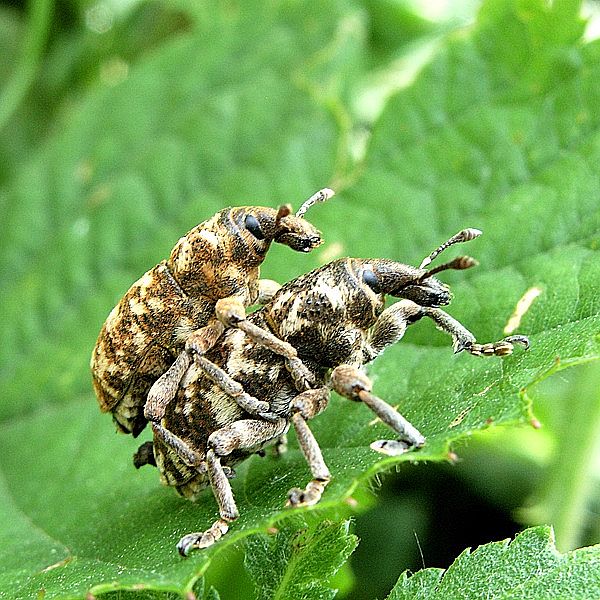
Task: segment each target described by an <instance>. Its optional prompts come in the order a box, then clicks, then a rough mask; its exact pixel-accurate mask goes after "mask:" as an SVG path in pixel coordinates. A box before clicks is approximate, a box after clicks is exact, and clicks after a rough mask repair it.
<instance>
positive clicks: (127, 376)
mask: <svg viewBox="0 0 600 600" xmlns="http://www.w3.org/2000/svg"><path fill="white" fill-rule="evenodd" d="M331 196H333V192H332V191H331V190H329V189H327V188H325V189H323V190H320V191H319V192H317V193H316V194H314V195H313V196H311V198H309V199H308V200H307V201H306V202H305V203H304V204H303V205H302V206H301V208H300V209H299V210H298V212H297V213H296V214H295V215H293V214H291V207H290V206H289V205H287V204H286V205H283V206H280V207H279V209H273V208H266V207H261V206H241V207H234V208H225V209H223V210H221V211H219V212H218V213H217V214H215V215H214V216H213V217H212V218H210V219H208V220H207V221H204V222H202V223H200V224H199V225H197V226H196V227H194V228H193V229H192V230H191V231H189V232H188V233H187V234H186V235H185V236H183V237H182V238H181V239H180V240H179V241H178V242H177V244H176V245H175V247H174V248H173V250H172V251H171V255H170V257H169V258H168V259H167V260H164V261H162V262H161V263H159V264H158V265H156V266H155V267H154V268H152V269H150V270H149V271H148V272H146V273H145V274H144V275H143V276H142V277H141V278H140V279H139V280H138V281H136V282H135V283H134V284H133V285H132V286H131V287H130V288H129V290H128V291H127V293H126V294H125V295H124V296H123V298H122V299H121V300H120V301H119V303H118V304H117V305H116V306H115V308H113V310H112V311H111V313H110V314H109V316H108V318H107V319H106V321H105V323H104V325H103V326H102V329H101V331H100V335H99V336H98V340H97V342H96V346H95V347H94V351H93V353H92V358H91V364H90V366H91V370H92V377H93V383H94V389H95V391H96V395H97V397H98V402H99V404H100V408H101V409H102V411H105V412H108V411H110V412H112V414H113V419H114V421H115V423H116V425H117V428H118V429H119V430H120V431H123V432H125V433H132V434H133V435H134V436H137V435H139V433H140V432H141V431H142V430H143V429H144V427H145V426H146V423H147V419H146V417H145V416H144V409H145V408H147V406H146V405H147V404H148V405H149V406H150V408H149V410H150V411H151V412H152V414H156V413H157V412H160V411H161V410H164V407H165V406H166V405H167V404H168V402H169V401H170V400H171V399H172V397H173V395H174V393H175V391H176V389H177V386H178V384H179V381H180V379H181V375H182V374H183V372H184V371H185V369H186V368H187V366H188V365H189V364H190V362H191V359H190V356H191V355H193V354H198V355H202V354H204V353H205V352H206V351H207V350H208V349H209V348H211V347H212V346H213V345H214V344H215V342H216V341H217V339H218V338H219V336H220V335H221V334H222V333H223V331H224V329H225V328H226V327H231V326H234V327H239V328H241V329H244V330H246V331H247V332H248V334H249V335H251V336H252V337H253V339H254V340H255V341H256V342H258V343H259V344H260V345H263V346H266V347H267V348H269V349H270V351H272V352H275V353H278V354H281V355H282V356H283V357H284V358H285V359H286V362H287V366H288V368H289V369H290V372H291V374H292V376H293V377H294V378H295V379H297V380H298V381H299V382H302V381H304V379H305V378H306V377H310V373H309V372H308V371H307V369H306V368H305V367H304V365H303V364H302V362H301V361H300V360H299V359H298V355H297V353H296V350H295V349H294V348H293V347H292V346H290V345H289V344H288V343H286V342H282V341H281V340H278V339H277V338H276V337H275V336H273V335H272V334H271V333H269V332H268V331H263V330H258V328H257V327H256V326H254V327H252V326H248V327H246V325H247V323H246V319H245V309H246V307H248V306H250V305H252V304H256V303H258V304H264V303H265V302H267V301H268V300H269V299H270V298H271V297H272V296H273V294H274V293H275V292H276V291H277V289H278V288H279V285H278V284H277V283H275V282H274V281H270V280H261V279H259V270H260V265H261V263H262V262H263V260H264V258H265V255H266V253H267V251H268V249H269V247H270V246H271V242H273V241H274V242H278V243H281V244H285V245H287V246H289V247H290V248H292V249H293V250H296V251H299V252H309V251H310V250H312V249H313V248H315V247H317V246H318V245H319V244H320V243H321V234H320V232H319V231H318V230H317V229H316V228H315V227H314V226H313V225H311V224H310V223H309V222H308V221H306V220H305V219H304V218H303V217H304V214H305V212H306V211H307V210H308V208H310V206H311V205H313V204H315V203H316V202H322V201H325V200H327V199H328V198H330V197H331ZM246 408H247V410H248V411H249V412H251V413H253V414H261V412H262V411H264V410H266V409H268V404H265V403H259V404H258V405H252V406H250V405H248V406H247V407H246Z"/></svg>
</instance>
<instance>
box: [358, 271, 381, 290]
mask: <svg viewBox="0 0 600 600" xmlns="http://www.w3.org/2000/svg"><path fill="white" fill-rule="evenodd" d="M362 278H363V281H364V282H365V283H366V284H367V285H368V286H369V287H370V288H371V289H372V290H373V291H374V292H375V293H376V294H379V293H380V292H381V285H380V284H379V279H377V275H375V273H373V271H371V269H365V270H364V271H363V274H362Z"/></svg>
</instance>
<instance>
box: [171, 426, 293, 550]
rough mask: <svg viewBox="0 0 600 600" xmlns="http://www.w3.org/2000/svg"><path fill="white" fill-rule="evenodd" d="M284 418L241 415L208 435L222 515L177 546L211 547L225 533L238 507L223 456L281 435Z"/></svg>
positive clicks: (210, 471) (208, 455) (211, 470)
mask: <svg viewBox="0 0 600 600" xmlns="http://www.w3.org/2000/svg"><path fill="white" fill-rule="evenodd" d="M287 426H288V423H287V421H286V420H285V419H281V418H280V419H278V420H277V421H276V422H269V421H262V420H256V419H242V420H240V421H234V422H233V423H231V424H230V425H227V426H226V427H223V428H221V429H218V430H217V431H215V432H213V433H212V434H211V435H210V437H209V438H208V446H209V449H208V452H207V453H206V467H207V471H208V478H209V481H210V485H211V488H212V490H213V494H214V496H215V499H216V501H217V504H218V506H219V518H218V519H217V520H216V521H215V522H214V523H213V524H212V525H211V526H210V527H209V528H208V529H207V530H206V531H200V532H194V533H189V534H187V535H185V536H183V537H182V538H181V540H179V543H178V544H177V549H178V550H179V553H180V554H181V555H182V556H187V555H188V554H189V553H190V552H191V551H192V550H193V549H195V548H198V549H200V548H208V547H209V546H212V545H213V544H214V543H215V542H216V541H218V540H219V539H220V538H221V537H223V536H224V535H225V534H226V533H227V531H228V530H229V524H230V523H231V522H232V521H235V520H236V519H237V518H238V517H239V511H238V508H237V505H236V502H235V498H234V496H233V490H232V489H231V484H230V483H229V481H228V476H227V472H226V470H225V469H226V468H225V467H223V465H222V464H221V459H222V458H223V457H225V456H227V455H229V454H231V453H232V452H233V451H234V450H243V449H251V448H255V447H257V446H260V445H261V444H264V443H267V442H269V441H271V440H273V439H276V438H278V437H279V436H280V435H281V434H282V433H284V431H285V430H286V428H287Z"/></svg>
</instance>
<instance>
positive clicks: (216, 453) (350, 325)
mask: <svg viewBox="0 0 600 600" xmlns="http://www.w3.org/2000/svg"><path fill="white" fill-rule="evenodd" d="M480 233H481V232H480V231H478V230H475V229H466V230H463V231H461V232H459V233H458V234H456V235H455V236H453V237H452V238H450V239H449V240H448V241H447V242H446V243H444V244H442V245H441V246H439V247H438V248H437V249H436V250H435V251H434V252H432V253H431V254H430V255H429V256H428V257H427V258H426V259H425V260H424V261H423V262H422V264H421V266H420V267H419V268H416V267H412V266H409V265H405V264H402V263H399V262H395V261H392V260H387V259H369V260H367V259H358V258H345V259H339V260H335V261H333V262H331V263H329V264H326V265H325V266H322V267H320V268H318V269H316V270H314V271H311V272H309V273H307V274H305V275H302V276H300V277H298V278H297V279H295V280H293V281H291V282H289V283H287V284H286V285H284V286H283V287H282V288H281V289H279V291H277V292H276V293H275V294H274V296H273V298H272V299H271V300H270V301H269V302H268V303H267V304H266V305H265V306H264V307H262V308H261V309H259V310H257V311H256V312H254V313H252V314H251V315H250V316H249V317H248V320H249V321H250V322H251V323H252V324H253V325H255V326H257V327H259V328H261V329H263V330H267V331H270V332H271V333H272V334H273V335H274V336H276V337H277V338H279V339H281V340H284V341H286V342H287V343H289V344H291V345H292V346H293V347H294V348H296V351H297V352H298V356H299V357H300V358H301V359H302V361H303V363H304V364H305V366H306V367H307V368H308V369H309V370H310V372H311V374H312V379H313V381H314V382H313V383H312V384H311V385H310V386H306V385H304V389H303V387H302V385H300V382H299V381H295V380H294V379H293V378H292V377H291V376H290V373H289V371H288V369H286V366H285V359H284V358H283V357H282V356H280V355H276V354H273V353H271V352H269V351H268V350H265V348H264V347H263V346H262V345H261V344H260V343H258V342H257V341H256V340H253V339H251V338H249V337H248V335H247V334H246V333H245V332H244V331H242V330H240V329H228V330H227V331H226V332H225V333H224V335H223V336H222V337H221V338H220V340H219V341H218V343H217V344H216V345H215V346H214V347H213V348H212V349H211V350H209V351H208V352H207V353H206V354H205V355H203V356H200V355H195V356H194V361H193V362H192V363H191V364H190V365H189V366H188V368H187V369H186V371H185V373H184V375H183V378H182V380H181V384H180V386H179V388H178V390H177V392H176V395H175V398H174V400H173V401H172V402H171V403H170V404H169V405H168V406H167V407H166V410H165V411H163V412H162V413H160V414H155V415H153V414H151V413H150V412H148V413H147V417H148V418H149V419H150V420H151V421H152V428H153V434H154V439H153V442H147V445H146V450H147V455H148V456H150V455H151V456H152V460H150V459H149V460H147V462H148V463H152V464H156V465H157V466H158V468H159V471H160V477H161V480H162V482H163V483H164V484H166V485H170V486H173V487H175V488H176V490H177V491H178V492H179V493H180V494H181V495H183V496H185V497H187V498H190V499H196V498H197V497H198V494H199V493H200V492H201V490H202V489H203V488H205V487H207V486H209V485H210V486H211V487H212V490H213V493H214V496H215V498H216V500H217V504H218V507H219V518H218V519H217V520H216V521H215V522H214V523H213V524H212V525H211V526H210V527H209V528H208V529H207V530H206V531H201V532H197V533H190V534H188V535H186V536H184V537H183V538H182V539H181V540H180V541H179V543H178V549H179V552H180V553H181V554H182V555H187V554H188V553H189V552H190V551H191V550H192V549H194V548H206V547H208V546H210V545H212V544H213V543H214V542H215V541H217V540H218V539H219V538H221V537H222V536H223V535H224V534H225V533H226V532H227V531H228V529H229V525H230V523H231V522H232V521H235V519H236V518H238V516H239V513H238V509H237V506H236V503H235V499H234V496H233V492H232V488H231V486H230V483H229V478H231V477H232V476H233V474H234V472H233V467H234V466H235V465H236V463H239V462H240V461H242V460H243V459H245V458H246V457H248V456H250V455H251V454H253V453H256V452H261V451H262V449H263V448H264V447H265V446H267V445H269V444H273V443H277V441H278V440H280V439H281V436H283V435H284V434H285V433H286V432H287V430H288V428H289V427H290V425H291V426H292V427H293V428H294V430H295V432H296V436H297V439H298V443H299V447H300V449H301V451H302V453H303V455H304V457H305V459H306V461H307V463H308V467H309V469H310V472H311V474H312V480H311V481H309V482H308V484H307V485H306V486H305V487H304V488H294V489H292V490H290V491H289V494H288V499H287V503H288V505H289V506H303V505H312V504H315V503H317V502H318V501H319V499H320V498H321V495H322V493H323V491H324V489H325V487H326V485H327V483H328V482H329V480H330V478H331V475H330V472H329V469H328V468H327V465H326V463H325V461H324V460H323V456H322V453H321V450H320V448H319V445H318V443H317V441H316V439H315V437H314V436H313V434H312V433H311V431H310V429H309V427H308V425H307V421H308V420H310V419H312V418H313V417H315V416H316V415H318V414H319V413H321V412H322V411H323V410H324V409H325V408H326V406H327V404H328V401H329V395H330V392H331V390H332V389H333V390H335V391H336V392H338V393H339V394H340V395H341V396H343V397H345V398H348V399H350V400H355V401H362V402H364V403H365V404H366V405H367V406H368V407H369V408H370V409H371V410H372V411H373V412H374V413H375V414H376V415H377V416H378V417H379V418H381V420H382V421H383V422H384V423H386V424H387V425H388V426H389V427H390V428H391V429H392V430H393V431H394V432H395V434H396V436H393V439H390V440H379V441H374V442H373V444H371V447H372V448H373V449H374V450H376V451H378V452H382V453H385V454H392V455H394V454H400V453H403V452H406V451H407V450H409V449H412V448H418V447H420V446H422V445H423V444H424V443H425V438H424V437H423V435H421V433H420V432H419V431H418V430H417V429H416V428H415V427H414V426H413V425H411V423H410V422H408V421H407V420H406V419H405V418H404V417H402V415H401V414H399V413H398V412H397V411H396V410H394V409H393V408H391V406H390V405H388V404H387V403H386V402H385V401H384V400H382V399H381V398H378V397H377V396H375V395H374V394H373V393H372V389H371V382H370V380H369V379H368V377H367V376H366V375H365V374H364V373H363V372H362V371H361V367H362V366H363V365H365V364H366V363H369V362H370V361H372V360H373V359H375V358H376V357H377V356H379V355H380V354H381V353H382V352H383V351H384V350H385V349H386V348H387V347H389V346H390V345H392V344H394V343H396V342H398V341H399V340H400V339H401V338H402V337H403V335H404V333H405V331H406V329H407V327H408V326H409V325H411V324H413V323H415V322H416V321H418V320H419V319H421V318H423V317H428V318H430V319H432V320H433V321H434V323H435V324H436V325H437V327H438V328H440V329H442V330H443V331H445V332H447V333H448V334H449V335H450V336H451V337H452V340H453V347H454V351H455V352H460V351H465V352H468V353H470V354H473V355H476V356H492V355H496V356H504V355H507V354H510V353H511V352H512V351H513V347H514V345H515V344H521V345H523V346H525V347H528V346H529V341H528V339H527V338H526V337H525V336H522V335H511V336H509V337H507V338H504V339H502V340H500V341H498V342H493V343H488V344H480V343H478V342H477V341H476V339H475V337H474V336H473V334H471V333H470V332H469V331H468V330H467V329H466V328H465V327H464V326H463V325H461V324H460V323H459V322H458V321H456V320H455V319H454V318H452V317H451V316H450V315H449V314H447V313H446V312H444V311H443V310H441V309H440V307H441V306H444V305H447V304H448V303H449V302H450V290H449V288H448V287H447V286H446V285H445V284H443V283H441V282H440V281H439V280H438V279H436V278H435V277H434V276H433V275H434V274H436V273H439V272H441V271H443V270H446V269H467V268H469V267H472V266H474V265H475V264H477V263H476V261H475V260H474V259H472V258H470V257H468V256H462V257H459V258H456V259H454V260H452V261H450V262H448V263H445V264H443V265H440V266H438V267H436V268H432V269H429V270H427V269H425V268H424V267H426V266H428V265H429V263H430V262H431V261H432V260H433V259H434V258H435V257H436V256H437V255H438V254H439V253H440V252H442V251H443V250H444V249H446V248H447V247H449V246H451V245H453V244H456V243H460V242H464V241H468V240H470V239H473V238H474V237H476V236H478V235H479V234H480ZM386 295H390V296H392V297H395V298H399V299H400V300H399V301H398V302H396V303H395V304H392V305H391V306H389V307H388V308H385V307H384V301H385V296H386ZM240 384H241V386H242V387H243V389H244V390H245V393H246V394H248V395H250V396H251V397H252V398H254V399H256V401H259V402H265V403H268V405H269V411H268V412H265V413H263V414H262V415H261V416H259V417H257V416H255V415H251V414H249V413H248V412H247V411H246V410H245V408H244V406H242V405H241V404H240V403H239V402H238V401H237V400H236V397H235V396H232V395H230V394H228V393H227V389H228V386H233V388H235V386H237V385H240ZM141 462H143V461H141Z"/></svg>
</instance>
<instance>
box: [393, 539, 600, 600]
mask: <svg viewBox="0 0 600 600" xmlns="http://www.w3.org/2000/svg"><path fill="white" fill-rule="evenodd" d="M599 594H600V546H594V547H591V548H584V549H581V550H576V551H574V552H569V553H567V554H559V553H558V552H557V550H556V548H555V547H554V538H553V534H552V530H551V529H550V528H548V527H535V528H532V529H527V530H526V531H524V532H523V533H521V534H519V535H518V536H517V537H516V538H515V539H514V540H513V541H511V542H510V543H509V540H504V541H503V542H493V543H490V544H485V545H484V546H480V547H479V548H477V549H476V550H474V551H470V550H465V551H464V552H463V553H462V554H461V555H460V556H459V557H458V558H457V559H456V560H455V561H454V563H452V565H450V567H449V568H448V569H447V570H446V571H444V570H443V569H424V570H422V571H418V572H417V573H415V574H414V575H409V574H407V573H403V574H402V575H401V576H400V579H399V580H398V583H397V584H396V585H395V587H394V589H393V590H392V592H391V593H390V595H389V596H388V600H417V599H421V598H422V599H425V598H427V600H438V599H439V600H441V599H446V598H453V599H457V600H458V599H461V600H462V599H464V600H469V599H475V598H486V599H488V600H492V599H493V600H510V599H514V600H517V599H519V600H527V599H529V598H531V599H532V600H546V599H550V598H570V599H572V600H577V599H581V600H587V599H588V598H595V597H597V596H598V595H599Z"/></svg>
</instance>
